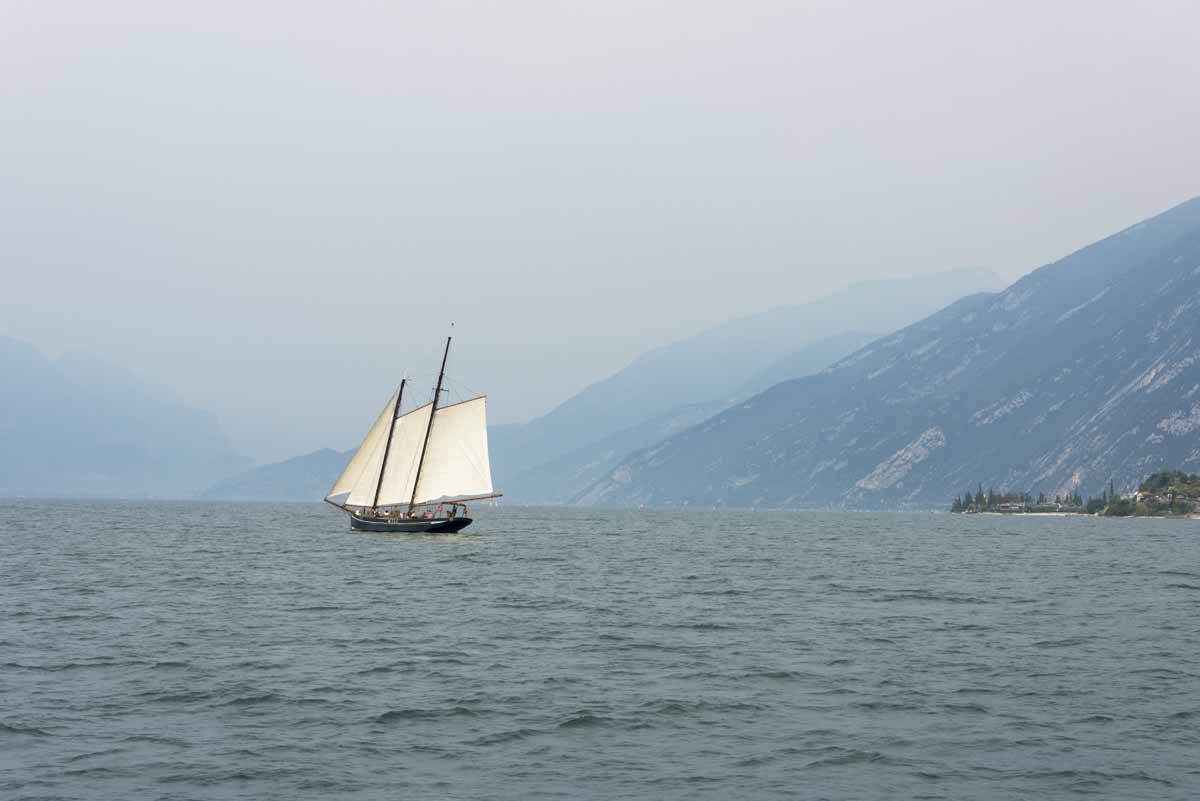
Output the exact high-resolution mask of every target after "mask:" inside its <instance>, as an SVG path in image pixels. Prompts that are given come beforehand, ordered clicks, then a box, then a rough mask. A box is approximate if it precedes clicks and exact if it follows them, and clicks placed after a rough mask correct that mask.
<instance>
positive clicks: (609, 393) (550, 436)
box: [490, 270, 1000, 497]
mask: <svg viewBox="0 0 1200 801" xmlns="http://www.w3.org/2000/svg"><path fill="white" fill-rule="evenodd" d="M999 286H1000V282H999V279H997V278H996V277H995V276H994V275H992V274H991V273H988V272H984V271H979V270H953V271H948V272H944V273H938V274H935V275H925V276H915V277H911V278H900V279H890V280H884V281H871V282H865V283H861V284H856V285H853V286H850V287H848V288H846V289H844V290H841V291H839V292H837V293H834V294H833V295H830V296H829V297H827V298H824V299H823V300H821V301H818V302H815V303H805V304H796V305H790V306H780V307H777V308H774V309H772V310H770V311H767V312H763V313H761V314H755V315H751V316H749V317H742V318H737V319H733V320H730V321H728V322H725V323H722V324H721V325H718V326H715V327H713V328H711V329H709V330H707V331H704V332H702V333H700V334H697V335H695V336H692V337H689V338H687V339H683V340H680V341H678V342H674V343H672V344H669V345H665V346H663V347H660V348H656V349H654V350H651V351H647V352H646V353H644V354H642V355H641V356H639V357H638V358H637V359H635V360H634V361H633V362H632V363H631V364H630V365H629V366H627V367H625V368H624V369H622V370H620V371H618V372H617V373H615V374H613V375H611V376H609V377H608V378H606V379H604V380H603V381H599V382H597V383H595V384H593V385H591V386H589V387H588V388H586V389H585V390H583V391H582V392H580V393H579V394H577V395H575V396H573V397H572V398H570V399H568V400H566V401H564V402H563V403H562V404H560V405H559V406H558V407H556V408H555V409H554V410H552V411H551V412H549V413H548V414H546V415H544V416H542V417H540V418H537V419H535V420H532V421H530V422H529V423H524V424H519V425H500V426H493V427H492V428H491V429H490V434H491V450H492V466H493V470H494V473H495V477H496V486H498V487H514V488H516V489H517V491H518V492H521V490H520V487H523V486H525V485H526V482H525V481H524V479H521V480H517V477H518V476H519V475H520V474H521V473H522V472H524V471H526V470H529V469H530V468H536V467H539V466H545V467H549V465H550V464H551V463H553V462H555V461H557V460H559V459H561V458H562V457H564V456H566V455H567V454H569V453H571V452H572V451H577V450H579V449H582V448H585V447H587V446H599V445H600V444H601V442H602V440H605V439H606V438H608V437H609V436H611V435H615V434H618V433H620V432H626V431H629V430H632V429H639V428H641V427H644V426H650V428H653V421H654V420H658V419H661V418H663V417H664V416H671V415H672V414H673V413H674V410H677V409H682V408H686V407H691V406H694V405H697V404H710V405H712V407H713V408H714V409H718V408H723V407H724V406H726V405H728V404H729V403H731V402H733V401H734V400H736V399H737V398H739V397H742V396H744V395H745V394H746V391H747V388H748V387H747V386H746V385H747V383H748V382H754V381H759V382H761V381H762V380H764V378H765V377H774V378H775V380H782V378H786V377H794V376H797V375H802V374H803V372H794V373H792V374H791V375H788V374H787V372H786V369H787V359H788V358H789V357H794V354H796V353H797V351H800V350H802V349H804V348H806V347H808V346H810V345H813V344H815V343H817V342H819V341H821V340H824V339H826V338H830V337H843V339H841V340H840V341H838V340H835V341H833V345H832V346H831V347H830V348H829V349H828V350H829V353H830V359H829V360H827V361H824V362H822V363H821V364H820V365H819V366H821V367H823V366H825V365H826V364H828V363H829V361H831V360H832V359H834V358H837V356H838V355H841V354H844V353H847V352H849V351H850V350H852V349H853V348H852V347H851V345H850V344H849V340H847V339H845V336H846V334H845V332H847V331H853V330H855V329H861V328H863V327H868V328H869V330H873V331H881V332H882V331H891V330H894V329H896V328H898V327H899V326H901V325H906V324H908V323H910V322H912V321H914V320H918V319H920V318H921V317H923V316H925V315H927V314H929V313H930V312H933V311H935V310H937V309H940V308H942V307H943V306H945V305H946V304H947V303H950V302H951V301H953V300H955V299H957V298H960V297H962V296H963V295H965V294H968V293H971V292H978V291H981V290H985V289H998V288H999ZM849 336H851V337H854V336H858V335H849ZM855 344H858V343H855ZM835 351H836V352H835ZM800 358H801V360H802V361H803V358H804V357H803V355H801V357H800ZM814 369H815V368H814ZM754 388H755V389H758V388H760V387H759V386H755V387H754ZM643 430H649V429H643ZM652 441H653V440H647V441H644V442H639V443H637V444H638V446H639V447H640V446H641V445H646V444H650V442H652ZM571 464H572V465H573V467H572V469H574V467H579V466H582V463H580V462H572V463H571ZM514 497H516V495H514Z"/></svg>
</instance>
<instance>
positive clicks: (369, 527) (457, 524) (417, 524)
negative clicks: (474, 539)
mask: <svg viewBox="0 0 1200 801" xmlns="http://www.w3.org/2000/svg"><path fill="white" fill-rule="evenodd" d="M469 525H471V518H469V517H455V518H445V517H441V518H415V519H411V520H389V519H387V518H383V517H359V516H358V515H350V528H352V529H354V530H355V531H390V532H392V533H399V534H449V533H452V532H455V531H462V530H463V529H464V528H466V527H467V526H469Z"/></svg>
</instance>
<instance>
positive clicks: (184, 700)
mask: <svg viewBox="0 0 1200 801" xmlns="http://www.w3.org/2000/svg"><path fill="white" fill-rule="evenodd" d="M142 697H143V698H149V699H150V700H152V701H155V702H157V703H160V704H191V703H195V702H197V701H207V700H209V699H210V698H212V693H210V692H186V693H160V692H158V691H157V690H151V691H149V692H144V693H142Z"/></svg>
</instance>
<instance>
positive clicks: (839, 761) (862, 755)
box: [804, 748, 892, 768]
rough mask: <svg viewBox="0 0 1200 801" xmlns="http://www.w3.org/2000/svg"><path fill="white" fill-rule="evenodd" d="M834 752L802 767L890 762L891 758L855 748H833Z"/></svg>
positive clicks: (877, 752) (876, 752)
mask: <svg viewBox="0 0 1200 801" xmlns="http://www.w3.org/2000/svg"><path fill="white" fill-rule="evenodd" d="M831 750H832V751H834V752H835V753H833V754H831V755H830V756H827V757H822V758H820V759H815V760H813V761H812V762H809V763H808V764H807V765H805V766H804V767H806V768H823V767H829V766H833V765H859V764H864V763H876V764H885V765H887V764H892V759H891V758H890V757H888V756H887V755H886V754H882V753H880V752H879V751H860V750H858V749H857V748H851V749H845V748H833V749H831Z"/></svg>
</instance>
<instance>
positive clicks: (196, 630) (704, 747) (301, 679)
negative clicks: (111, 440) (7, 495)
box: [0, 502, 1200, 801]
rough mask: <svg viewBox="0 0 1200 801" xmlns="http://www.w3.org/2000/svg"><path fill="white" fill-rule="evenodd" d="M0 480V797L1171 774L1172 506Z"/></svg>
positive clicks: (1177, 714) (1198, 579)
mask: <svg viewBox="0 0 1200 801" xmlns="http://www.w3.org/2000/svg"><path fill="white" fill-rule="evenodd" d="M473 511H474V512H476V515H477V518H478V520H477V523H476V525H474V526H473V527H471V528H469V529H467V530H466V531H464V532H462V533H461V534H458V535H451V536H444V535H443V536H391V535H379V534H355V533H351V532H350V531H349V530H348V526H347V523H346V521H345V519H344V518H343V517H342V516H341V515H340V514H339V513H337V512H336V511H335V510H332V509H329V508H328V507H324V506H321V505H315V504H314V505H312V506H306V505H288V506H278V507H272V506H266V505H251V504H168V503H155V504H118V503H103V504H83V503H71V504H53V503H49V502H36V503H33V504H28V505H27V504H16V503H13V502H0V546H2V548H3V550H2V551H0V615H2V617H0V699H2V703H0V798H5V799H22V798H30V799H32V798H62V799H88V800H89V801H95V800H96V799H121V800H122V801H128V800H129V799H197V798H203V799H308V798H312V799H318V798H319V799H328V798H337V799H343V798H347V799H358V798H364V799H368V798H369V799H394V798H414V799H476V798H488V799H539V798H582V799H592V798H594V799H618V798H620V799H721V800H724V799H734V798H739V799H774V798H779V799H784V798H829V799H880V798H888V799H902V798H926V799H937V798H941V799H955V801H960V800H961V799H1030V798H1039V799H1048V798H1064V797H1073V796H1075V795H1077V794H1082V795H1088V794H1090V795H1092V796H1093V797H1098V798H1111V799H1122V800H1126V799H1156V800H1158V799H1186V798H1197V797H1200V614H1198V613H1200V521H1183V520H1180V521H1163V520H1100V519H1093V518H1050V517H1038V518H1034V517H1026V518H1012V517H990V516H975V517H962V516H952V515H921V514H854V513H817V512H813V513H748V514H738V513H728V512H722V513H713V514H709V513H699V512H683V513H673V512H646V513H642V512H620V511H596V510H586V509H582V510H577V509H519V508H499V509H488V508H483V507H482V506H481V507H479V508H478V509H475V510H473Z"/></svg>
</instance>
